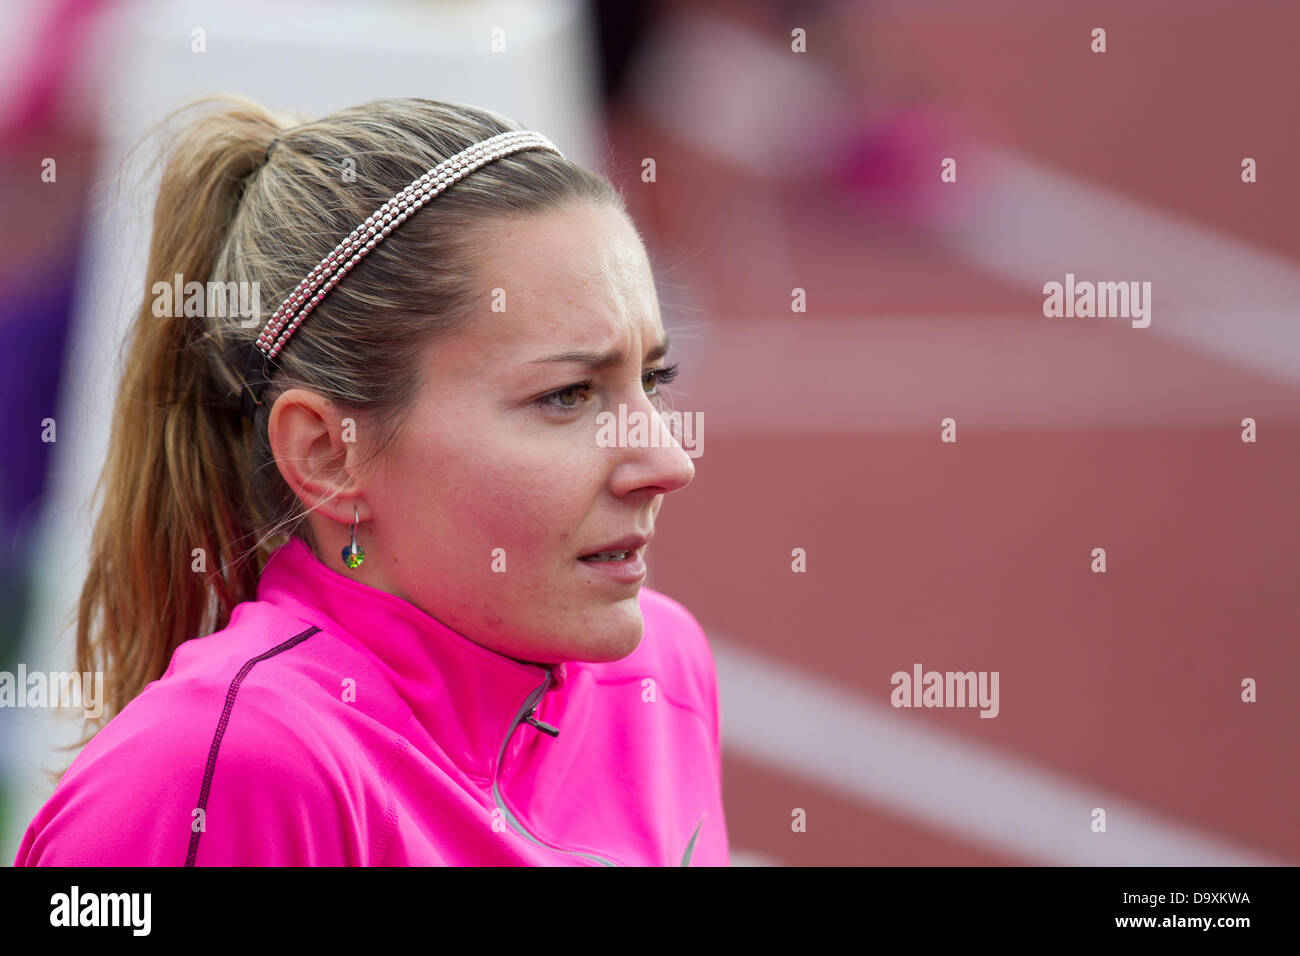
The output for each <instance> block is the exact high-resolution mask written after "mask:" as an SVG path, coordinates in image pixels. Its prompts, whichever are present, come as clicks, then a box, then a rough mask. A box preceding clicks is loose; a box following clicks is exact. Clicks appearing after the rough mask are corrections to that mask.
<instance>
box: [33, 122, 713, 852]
mask: <svg viewBox="0 0 1300 956" xmlns="http://www.w3.org/2000/svg"><path fill="white" fill-rule="evenodd" d="M215 99H217V100H218V101H219V103H220V104H221V106H222V109H221V111H220V112H218V113H216V114H215V115H204V116H201V117H199V118H198V119H197V120H196V121H195V122H194V123H193V124H192V125H190V126H189V128H188V129H186V130H185V131H184V132H183V134H182V135H180V136H179V137H176V138H175V139H174V140H173V142H174V143H175V146H174V149H173V151H172V152H171V154H170V156H169V157H168V158H167V162H166V166H165V169H164V172H163V176H162V183H161V189H160V194H159V200H158V205H157V210H156V213H155V219H154V236H153V242H152V248H151V251H150V261H149V272H148V280H149V283H148V284H149V286H150V289H149V293H148V295H146V297H145V301H144V303H143V304H142V306H141V308H140V312H139V316H138V318H137V321H136V325H135V328H134V334H133V339H132V341H131V343H130V351H129V355H128V358H127V364H126V370H125V375H124V379H123V384H122V387H121V392H120V394H119V397H118V401H117V406H116V410H115V415H114V420H113V432H112V439H111V448H110V452H109V461H108V464H107V467H106V470H105V473H104V477H103V479H102V487H103V489H104V492H105V501H104V507H103V510H102V511H101V513H100V515H99V518H98V522H97V525H96V527H95V532H94V537H93V544H92V549H93V550H92V560H91V568H90V574H89V576H88V578H87V580H86V583H85V586H84V590H83V592H82V597H81V603H80V609H79V611H80V613H79V620H78V626H77V656H78V670H83V671H85V670H91V671H93V670H103V671H104V672H105V675H106V687H107V693H108V697H109V704H110V706H109V709H108V712H107V716H109V717H112V719H111V721H110V722H108V724H107V725H106V726H105V727H104V728H103V729H102V730H101V731H99V732H98V734H96V735H95V736H94V737H93V739H91V740H90V742H89V743H88V744H87V745H86V746H85V748H84V750H83V751H82V752H81V753H80V754H79V755H78V757H77V759H76V760H75V761H74V762H73V763H72V765H71V767H70V768H69V769H68V770H67V772H66V773H65V775H64V776H63V777H62V779H61V781H60V782H59V785H58V787H57V788H56V790H55V791H54V794H53V795H52V797H51V798H50V799H49V801H48V802H47V803H46V804H45V806H44V807H43V808H42V809H41V810H40V812H39V813H38V814H37V816H36V818H35V820H34V821H33V822H32V824H31V825H30V826H29V828H28V830H27V832H26V834H25V836H24V839H23V841H22V845H21V848H20V849H19V853H18V858H17V860H16V863H17V864H22V865H50V864H53V865H181V864H186V865H224V864H273V865H280V864H288V865H305V864H313V865H332V864H349V865H400V864H451V865H501V864H505V865H511V864H538V865H565V864H569V865H585V866H595V865H674V866H676V865H726V864H727V863H728V843H727V833H726V825H725V820H724V816H723V807H722V803H721V792H720V781H721V754H720V747H719V728H718V704H717V690H716V677H715V673H714V669H713V660H712V656H711V654H710V651H709V647H708V643H707V641H706V639H705V636H704V634H703V632H702V630H701V629H700V626H699V624H698V623H697V622H696V621H695V619H694V618H693V617H692V615H691V614H690V613H689V612H688V611H687V610H686V609H685V608H683V607H682V606H681V605H680V604H678V603H677V602H675V601H674V600H672V599H671V598H669V597H666V596H665V595H663V594H659V593H657V592H655V591H652V590H650V589H648V588H645V587H642V581H643V579H644V575H645V566H644V560H643V559H644V552H645V546H646V543H647V542H648V541H649V538H650V536H651V535H652V534H653V533H654V530H655V525H656V519H657V517H658V514H659V510H660V507H661V505H662V504H663V498H664V495H666V494H667V493H669V492H672V491H675V490H676V489H678V488H681V487H684V486H685V485H686V484H688V483H689V482H690V481H691V479H692V477H693V475H694V466H693V464H692V462H691V459H690V458H689V457H688V456H687V454H686V453H685V452H684V451H683V450H682V448H681V446H680V445H679V444H676V443H672V442H668V443H663V442H661V443H657V444H653V445H649V446H646V445H645V444H644V443H641V445H640V446H638V445H635V444H631V443H628V442H624V443H622V444H617V443H616V444H615V445H614V446H612V447H611V446H610V443H609V442H604V441H598V440H597V433H598V419H599V418H600V416H602V413H606V412H608V413H616V412H617V411H618V410H619V406H620V405H623V406H625V408H624V412H625V413H626V414H627V415H628V416H629V417H630V416H632V415H641V416H644V417H645V418H646V419H647V420H648V419H649V417H650V416H656V415H658V414H659V413H660V412H661V411H662V410H663V408H664V405H663V395H662V393H661V386H662V385H663V384H664V383H666V382H668V381H670V380H671V379H672V377H673V375H674V374H675V372H676V366H666V365H665V364H664V360H665V353H666V350H667V336H666V335H665V333H664V330H663V327H662V324H661V321H660V317H659V309H658V302H657V299H656V296H655V289H654V283H653V278H652V275H651V272H650V269H649V264H648V261H647V258H646V253H645V249H644V247H643V244H642V242H641V240H640V238H639V236H638V235H637V232H636V230H635V228H634V227H633V225H632V224H631V223H630V221H629V220H628V217H627V215H626V213H625V211H624V207H623V204H622V200H621V197H620V196H619V194H618V193H617V191H616V190H615V189H614V188H613V187H612V186H611V185H610V183H609V182H608V181H607V180H605V179H604V178H602V177H601V176H598V175H596V174H594V173H592V172H590V171H588V170H585V169H583V168H581V167H579V166H577V165H575V164H574V163H572V162H569V161H568V160H566V159H565V158H564V157H563V156H562V155H561V154H560V153H559V152H558V151H557V150H556V149H555V147H554V146H553V145H552V144H551V143H550V142H549V140H546V138H545V137H544V136H541V135H539V134H536V133H532V132H527V131H520V127H518V126H517V125H516V124H514V123H512V122H510V121H508V120H505V119H503V118H502V117H500V116H498V115H496V114H493V113H490V112H488V111H485V110H481V109H476V108H473V107H468V106H462V105H452V104H446V103H438V102H433V101H429V100H416V99H401V100H381V101H377V102H374V103H370V104H367V105H364V106H360V107H357V108H354V109H348V110H344V111H342V112H339V113H336V114H334V115H332V116H329V117H326V118H324V119H321V120H317V121H315V122H309V123H304V124H302V125H298V126H289V127H288V128H285V127H286V125H287V124H286V123H283V122H281V121H280V119H279V118H278V117H277V116H276V115H274V114H272V113H270V112H267V111H266V110H265V109H263V108H261V107H260V106H258V105H257V104H255V103H252V102H250V101H247V100H243V99H240V98H233V97H222V98H215ZM208 102H210V100H203V101H199V103H200V104H206V103H208ZM195 105H196V106H197V105H198V104H195ZM476 147H477V148H476ZM430 171H433V174H432V175H430V176H425V175H424V174H425V173H428V172H430ZM408 184H410V188H407V187H408ZM425 205H427V206H428V208H423V207H424V206H425ZM385 216H386V217H387V218H384V217H385ZM358 224H361V225H360V226H359V225H358ZM331 256H332V257H333V258H331ZM178 276H179V277H181V278H176V277H178ZM191 280H197V281H198V282H200V283H237V284H239V285H238V286H230V287H226V288H228V289H231V290H233V289H236V288H238V289H239V290H240V291H241V292H242V291H245V290H248V289H252V290H255V291H257V293H258V294H259V295H260V296H265V297H266V298H268V299H271V300H273V301H275V302H283V303H284V305H283V306H282V307H281V309H280V310H277V312H276V314H275V315H274V316H272V317H271V318H270V319H269V320H266V321H256V322H255V321H253V320H252V319H250V318H248V317H244V316H240V315H235V314H232V311H233V310H232V309H229V308H224V309H223V308H217V307H215V306H214V301H215V302H216V305H217V306H219V305H221V301H220V299H219V298H217V297H215V296H210V295H209V296H207V297H206V299H205V298H204V296H198V295H194V296H192V295H190V293H189V292H186V293H185V294H184V303H182V302H181V298H182V297H181V296H176V295H174V294H173V291H172V289H170V288H168V287H169V286H172V285H175V286H176V287H177V288H182V289H183V288H184V286H183V283H189V282H190V281H191ZM208 288H211V287H210V286H209V287H208ZM231 301H232V302H233V301H234V299H233V298H232V299H231ZM198 305H206V306H207V308H206V309H200V308H197V307H196V306H198ZM200 313H201V314H200ZM286 535H287V539H286V538H285V536H286ZM599 552H615V553H608V554H600V555H598V553H599ZM214 631H215V633H212V632H214ZM205 634H206V635H207V636H199V635H205ZM113 715H116V716H113Z"/></svg>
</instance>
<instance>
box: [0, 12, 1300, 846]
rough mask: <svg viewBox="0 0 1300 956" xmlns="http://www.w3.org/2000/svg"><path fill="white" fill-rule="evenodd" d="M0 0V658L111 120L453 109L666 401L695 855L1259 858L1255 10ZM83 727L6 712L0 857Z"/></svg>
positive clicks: (1272, 94) (111, 148) (1293, 678)
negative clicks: (703, 713) (704, 849)
mask: <svg viewBox="0 0 1300 956" xmlns="http://www.w3.org/2000/svg"><path fill="white" fill-rule="evenodd" d="M0 11H2V12H0V28H2V29H0V44H3V54H4V55H3V56H0V163H2V164H3V166H2V170H3V175H0V196H3V202H2V204H0V206H2V208H3V216H4V228H3V230H0V291H2V294H0V363H3V371H4V374H3V376H0V389H3V398H4V402H5V406H6V408H7V413H6V414H5V415H4V416H2V417H0V439H2V441H3V448H4V449H5V450H6V453H5V455H4V461H3V466H2V467H3V481H2V484H0V494H2V496H3V501H2V506H3V508H2V512H0V520H2V521H3V527H2V529H0V530H2V531H3V535H2V536H0V540H2V541H3V546H2V547H0V561H3V569H2V572H3V573H0V670H5V671H9V672H15V671H16V669H17V666H18V663H19V662H23V663H24V664H25V665H26V667H27V669H29V670H36V669H46V670H54V669H70V668H71V660H72V658H71V640H70V636H71V630H70V627H69V624H70V621H71V618H70V616H69V615H70V614H71V612H72V611H73V609H74V608H75V601H76V598H77V595H78V593H79V589H80V586H81V581H82V576H83V575H84V569H85V558H86V548H87V546H88V540H89V527H90V518H91V515H90V512H89V511H88V502H89V500H90V492H91V490H92V488H93V486H94V482H95V480H96V479H97V477H98V474H99V469H100V465H101V463H102V460H103V456H104V449H105V444H106V439H107V432H106V429H107V423H108V415H109V410H110V408H111V400H112V396H113V391H114V388H115V385H116V374H117V359H118V355H117V349H118V347H119V343H120V342H121V338H122V335H123V330H124V329H125V328H126V326H127V324H128V322H129V320H130V317H131V314H132V310H133V308H134V305H135V303H136V302H137V301H138V298H139V294H140V283H141V281H142V279H143V274H144V262H145V254H146V251H147V238H148V228H149V217H150V214H151V206H152V200H153V197H152V195H151V194H150V193H149V185H150V184H149V183H147V182H146V183H131V182H123V181H121V180H120V179H119V175H118V174H119V166H120V164H121V162H122V157H123V155H124V154H125V151H126V150H127V149H128V148H129V147H130V146H131V145H133V144H134V143H135V142H136V140H137V139H138V138H139V137H140V136H141V135H143V133H144V132H145V130H146V129H147V128H148V127H149V126H150V125H151V124H153V123H154V122H156V121H157V120H159V119H161V118H162V116H163V115H164V114H165V113H166V112H167V111H168V110H169V109H170V108H172V107H174V106H176V105H178V104H179V103H181V102H183V101H185V100H188V99H191V98H193V97H197V96H201V95H204V94H208V93H213V92H222V91H230V92H237V93H242V94H244V95H247V96H251V97H253V98H255V99H258V100H260V101H262V102H263V103H265V104H266V105H268V106H270V107H271V108H273V109H282V110H293V111H302V112H306V113H308V114H311V115H316V116H319V115H324V114H326V113H329V112H332V111H334V110H336V109H340V108H343V107H346V106H350V105H354V104H356V103H360V102H364V101H366V100H369V99H374V98H377V97H383V96H421V97H427V98H432V99H442V100H452V101H463V102H470V103H474V104H477V105H481V106H485V107H487V108H490V109H492V110H495V111H498V112H501V113H504V114H506V115H508V116H511V117H513V118H515V119H517V120H519V121H520V122H522V123H524V124H525V125H526V126H528V127H530V128H534V129H539V130H542V131H544V132H545V133H546V134H547V135H548V136H550V137H551V139H552V140H554V141H555V142H556V144H557V145H558V146H559V147H560V148H561V149H562V150H564V152H565V153H566V155H568V156H569V157H570V158H573V159H575V160H577V161H578V162H581V163H583V164H584V165H588V166H591V167H593V168H598V169H600V170H601V171H603V172H605V173H606V174H607V175H608V176H610V178H611V179H613V180H614V181H615V183H616V184H617V185H618V186H619V187H620V188H621V189H622V190H623V191H624V193H625V195H626V196H627V200H628V204H629V208H630V210H631V212H632V215H633V217H634V219H635V221H636V223H637V226H638V227H639V229H640V230H641V232H642V234H643V235H644V236H645V238H646V241H647V244H648V246H649V249H650V255H651V260H652V263H653V264H654V267H655V271H656V277H657V280H658V281H659V283H660V299H661V307H662V312H663V320H664V324H665V326H666V327H668V328H669V329H671V330H674V331H675V332H676V334H675V335H674V338H673V349H674V357H675V358H678V359H680V360H681V361H682V375H681V377H680V378H679V379H678V382H677V384H676V385H675V386H674V387H672V388H671V389H670V390H669V391H670V393H671V394H672V395H673V397H674V404H675V406H676V407H677V408H679V409H681V410H690V411H695V412H699V413H701V414H702V415H703V416H704V421H705V424H706V429H705V436H704V437H705V444H704V454H703V455H702V456H701V457H699V458H697V459H696V462H695V463H696V467H697V474H696V479H695V481H694V483H693V484H692V485H691V486H690V487H689V488H687V489H685V490H683V491H680V492H678V493H677V494H674V495H673V496H671V498H670V499H669V500H668V501H667V502H666V508H665V511H664V513H663V516H662V518H661V520H660V522H659V530H658V534H657V537H656V543H655V548H654V551H653V554H652V560H651V562H650V564H651V570H650V578H649V581H648V583H649V585H650V586H651V587H653V588H655V589H657V590H660V591H664V592H666V593H668V594H670V595H672V596H673V597H675V598H677V599H678V600H680V601H681V602H682V603H683V604H685V605H686V606H687V607H688V608H689V609H690V610H691V611H692V612H693V613H694V614H695V616H696V617H697V618H698V619H699V621H700V622H701V624H702V625H703V626H704V628H705V630H706V631H707V632H708V634H709V636H710V639H711V642H712V646H713V649H714V655H715V659H716V663H717V668H718V677H719V686H720V695H721V710H722V736H723V746H724V768H723V769H724V799H725V804H726V810H727V823H728V830H729V835H730V840H731V846H732V849H733V863H734V864H736V865H800V866H802V865H875V864H901V865H917V864H940V865H972V864H974V865H982V864H994V865H998V864H1025V863H1048V864H1082V865H1095V864H1101V865H1130V864H1144V865H1184V864H1268V863H1283V864H1291V865H1294V864H1297V863H1300V824H1298V823H1297V822H1296V817H1295V807H1296V806H1297V805H1298V804H1300V761H1298V760H1297V756H1298V754H1297V746H1298V745H1297V736H1298V735H1297V728H1298V727H1300V694H1297V688H1298V687H1300V654H1298V653H1297V650H1296V647H1297V637H1298V636H1300V619H1298V618H1300V614H1298V610H1297V608H1298V602H1297V587H1296V582H1297V579H1298V576H1300V558H1297V556H1296V542H1297V541H1298V540H1300V534H1298V533H1297V532H1300V507H1298V506H1297V502H1296V496H1295V489H1296V488H1297V479H1298V478H1300V312H1298V310H1297V302H1300V229H1297V226H1296V213H1297V212H1298V211H1300V177H1298V176H1297V170H1298V169H1300V105H1298V104H1300V99H1298V98H1297V96H1296V89H1297V66H1296V63H1297V61H1296V55H1295V50H1296V47H1297V41H1300V7H1297V6H1296V5H1295V4H1294V3H1291V2H1287V0H1276V2H1265V0H1238V2H1235V3H1233V4H1231V5H1227V4H1220V3H1214V2H1193V0H1147V2H1143V3H1140V4H1133V3H1129V2H1118V0H1108V2H1087V3H1070V4H1065V3H1060V4H1056V3H1044V2H1040V0H1017V2H1009V0H993V2H986V0H981V2H979V3H969V2H959V0H923V2H902V0H897V2H870V0H859V2H799V3H794V2H771V0H769V2H759V0H755V2H743V3H742V2H733V3H729V2H700V0H696V2H684V0H683V2H658V3H656V2H637V0H626V2H610V3H582V2H577V0H572V2H568V0H544V2H468V0H466V2H432V0H426V2H416V0H404V2H398V0H388V2H371V3H364V4H362V3H355V2H337V0H313V2H311V3H305V2H304V3H293V2H283V0H282V2H274V0H256V2H253V0H221V2H215V0H213V2H207V0H186V2H184V3H166V2H161V0H155V2H145V0H134V2H127V0H50V2H45V3H20V2H16V0H14V2H6V3H4V4H3V5H0ZM1098 27H1101V28H1104V29H1105V31H1106V51H1105V52H1104V53H1095V52H1092V49H1091V48H1092V45H1093V35H1092V31H1093V30H1094V29H1095V28H1098ZM196 29H202V30H203V31H205V33H204V35H205V38H206V50H205V52H201V53H199V52H194V51H193V50H192V44H193V38H194V33H193V31H195V30H196ZM494 30H500V31H503V33H502V34H500V35H501V36H503V37H504V39H505V50H504V51H501V52H492V40H493V36H494V34H493V31H494ZM798 31H802V33H801V34H800V33H798ZM800 36H801V37H802V38H803V43H804V48H803V49H799V40H798V37H800ZM1247 157H1250V158H1253V159H1254V160H1255V161H1256V163H1257V169H1258V173H1257V176H1258V179H1257V181H1256V182H1251V183H1246V182H1243V181H1242V175H1241V170H1242V162H1243V160H1244V159H1245V158H1247ZM46 158H53V159H55V160H56V162H57V180H56V181H54V182H45V181H43V180H42V176H41V173H42V162H43V160H45V159H46ZM646 158H652V159H653V160H654V161H655V169H656V174H655V179H654V181H653V182H646V181H643V179H642V176H641V171H642V164H643V161H644V160H645V159H646ZM946 159H952V160H954V161H955V169H956V173H957V176H956V181H954V182H944V181H942V180H941V176H940V173H941V163H943V161H944V160H946ZM396 185H401V184H396ZM1067 273H1072V274H1073V275H1074V276H1075V277H1076V278H1077V279H1078V280H1079V281H1085V280H1087V281H1125V282H1129V281H1136V282H1144V281H1145V282H1150V283H1151V289H1152V292H1151V303H1150V304H1151V324H1150V326H1149V327H1148V328H1144V329H1141V328H1133V327H1132V326H1131V324H1130V322H1129V321H1128V320H1127V319H1117V318H1082V319H1073V318H1071V319H1066V318H1047V317H1045V316H1044V314H1043V300H1044V293H1043V285H1044V283H1047V282H1053V281H1055V282H1064V281H1065V276H1066V274H1067ZM796 289H802V290H804V293H805V296H806V311H803V312H797V311H794V310H793V309H792V302H793V301H794V299H793V296H794V290H796ZM949 417H951V418H953V419H954V420H955V421H956V423H957V436H958V440H957V441H956V442H955V443H951V442H942V441H941V440H940V423H941V421H942V420H943V419H945V418H949ZM47 418H53V419H55V421H56V422H57V432H56V434H57V441H55V442H49V441H45V440H43V439H42V432H43V431H44V430H45V426H44V425H43V422H44V420H45V419H47ZM1243 418H1252V419H1254V420H1255V421H1256V423H1257V429H1258V440H1257V441H1256V442H1254V443H1247V442H1243V441H1242V440H1241V432H1242V420H1243ZM1098 547H1101V548H1105V549H1106V553H1107V570H1106V572H1105V573H1104V574H1099V573H1093V571H1092V570H1091V565H1092V560H1093V559H1092V551H1093V549H1094V548H1098ZM796 548H803V549H805V551H806V554H807V570H806V571H805V572H803V573H795V572H793V571H792V569H791V561H792V559H791V554H792V551H793V550H794V549H796ZM917 663H919V664H921V665H922V666H923V667H924V668H925V669H927V670H929V669H936V670H940V671H948V670H961V671H965V670H976V671H998V672H999V674H1000V709H999V713H998V716H997V718H996V719H979V717H978V711H977V710H975V709H960V708H952V709H945V708H934V709H926V708H921V709H894V708H892V707H891V706H890V693H891V690H892V689H893V688H892V685H891V682H890V677H891V675H892V674H893V673H894V672H895V671H900V670H902V671H907V672H909V673H910V672H911V670H912V667H913V665H914V664H917ZM1246 678H1253V679H1254V680H1255V681H1256V682H1257V684H1258V700H1257V701H1256V702H1254V703H1245V702H1243V701H1242V699H1241V686H1242V681H1243V680H1244V679H1246ZM76 729H77V728H76V727H75V726H73V725H71V724H70V723H65V722H63V721H61V720H58V719H56V718H55V717H54V716H53V715H52V714H51V713H50V712H49V711H40V710H34V709H26V708H12V707H4V708H0V857H2V858H3V860H4V862H5V863H6V864H8V863H9V862H11V861H12V859H13V856H14V854H15V852H16V850H17V846H18V842H19V840H20V838H21V835H22V832H23V830H24V829H25V828H26V826H27V823H28V822H29V821H30V819H31V817H32V815H33V814H34V813H35V811H36V809H37V808H38V807H39V805H40V804H41V803H42V802H43V801H44V799H45V798H46V797H47V796H48V794H49V792H50V787H49V784H48V783H47V781H46V779H45V777H44V776H43V775H42V774H41V770H42V769H45V768H50V767H53V766H54V765H55V764H56V762H58V763H59V765H60V766H61V765H62V763H65V762H66V759H67V758H66V757H60V756H56V754H55V753H54V751H53V747H54V746H56V745H57V744H58V743H61V742H65V741H68V740H71V739H73V734H74V733H75V731H76ZM1097 807H1101V808H1104V809H1105V810H1106V813H1107V832H1106V833H1104V834H1101V833H1094V832H1092V830H1091V826H1090V824H1091V821H1092V817H1091V813H1092V810H1093V809H1094V808H1097ZM799 810H802V811H803V812H804V814H806V821H807V825H806V831H803V832H799V831H797V830H796V829H795V828H793V827H792V820H793V819H794V817H795V816H796V815H797V814H798V811H799Z"/></svg>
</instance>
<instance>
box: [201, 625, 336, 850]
mask: <svg viewBox="0 0 1300 956" xmlns="http://www.w3.org/2000/svg"><path fill="white" fill-rule="evenodd" d="M318 631H320V628H319V627H316V626H315V625H313V626H311V627H309V628H307V630H305V631H302V632H300V633H298V634H295V635H294V636H293V637H291V638H289V639H288V640H287V641H284V642H283V643H281V644H277V645H276V646H275V647H273V648H271V649H270V650H269V651H265V652H263V653H261V654H258V655H257V656H256V657H253V658H250V659H249V660H247V661H245V662H244V665H243V666H242V667H240V668H239V672H238V673H237V674H235V676H234V679H233V680H231V682H230V687H229V688H227V690H226V703H225V705H224V706H223V707H222V709H221V719H220V720H218V721H217V730H216V733H214V734H213V735H212V743H211V744H210V745H209V747H208V760H207V765H206V766H205V767H204V770H203V784H202V786H201V787H200V788H199V802H198V807H197V809H199V810H202V811H203V812H204V814H206V813H207V807H208V795H209V794H210V793H211V790H212V775H213V773H214V772H215V771H216V769H217V752H218V751H219V750H220V749H221V741H222V738H224V737H225V735H226V727H227V726H228V725H229V723H230V714H231V712H232V711H233V710H234V709H235V696H236V695H237V694H238V693H239V686H240V684H242V683H243V682H244V678H245V677H247V676H248V672H249V671H251V670H252V669H253V667H254V665H256V664H257V663H258V662H260V661H264V660H268V659H270V658H272V657H275V656H276V655H277V654H280V653H283V652H284V651H287V650H289V649H290V648H291V647H294V646H296V645H298V644H301V643H302V642H303V641H305V640H306V639H307V638H309V637H311V636H312V635H313V634H315V633H317V632H318ZM202 835H203V830H202V829H198V830H195V831H194V832H192V833H191V834H190V847H189V853H188V854H187V855H186V857H185V865H186V866H194V865H195V863H194V859H195V857H196V856H197V855H198V852H199V838H200V837H201V836H202Z"/></svg>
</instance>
